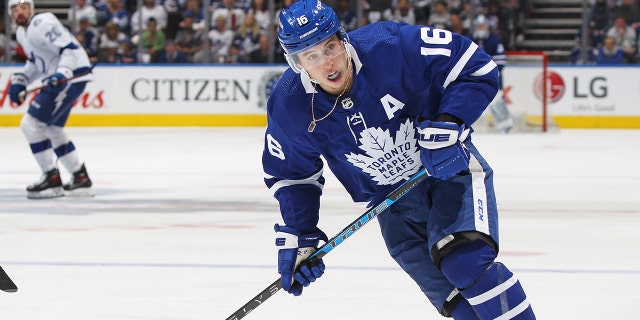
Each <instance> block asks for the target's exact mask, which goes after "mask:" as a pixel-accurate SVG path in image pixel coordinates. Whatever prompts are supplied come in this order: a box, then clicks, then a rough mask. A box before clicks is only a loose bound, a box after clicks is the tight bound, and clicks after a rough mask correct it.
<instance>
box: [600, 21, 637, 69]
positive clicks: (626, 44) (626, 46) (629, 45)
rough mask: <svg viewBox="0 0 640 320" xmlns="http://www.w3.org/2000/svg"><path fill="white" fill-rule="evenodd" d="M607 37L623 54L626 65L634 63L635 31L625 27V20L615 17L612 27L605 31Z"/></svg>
mask: <svg viewBox="0 0 640 320" xmlns="http://www.w3.org/2000/svg"><path fill="white" fill-rule="evenodd" d="M607 37H612V38H614V39H615V40H616V44H617V45H618V47H620V48H621V49H622V52H624V59H625V62H626V63H633V62H634V61H635V54H636V47H637V46H638V43H637V36H636V30H635V29H633V28H632V27H630V26H628V25H627V20H626V19H625V18H624V17H623V16H618V17H616V19H615V20H614V22H613V26H611V27H610V28H609V29H608V30H607Z"/></svg>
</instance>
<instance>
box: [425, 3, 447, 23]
mask: <svg viewBox="0 0 640 320" xmlns="http://www.w3.org/2000/svg"><path fill="white" fill-rule="evenodd" d="M450 21H451V14H450V13H449V11H448V9H447V3H446V2H445V1H443V0H438V1H437V2H436V3H435V5H434V6H433V10H432V11H431V14H430V15H429V20H428V21H427V24H428V25H430V26H432V27H434V28H438V29H448V27H449V23H450Z"/></svg>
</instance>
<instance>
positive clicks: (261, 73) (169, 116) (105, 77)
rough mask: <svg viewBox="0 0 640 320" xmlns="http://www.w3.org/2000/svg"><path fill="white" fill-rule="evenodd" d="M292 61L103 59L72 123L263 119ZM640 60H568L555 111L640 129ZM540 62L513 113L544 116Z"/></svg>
mask: <svg viewBox="0 0 640 320" xmlns="http://www.w3.org/2000/svg"><path fill="white" fill-rule="evenodd" d="M20 69H21V66H20V65H3V66H0V126H18V125H19V123H20V118H21V117H22V115H23V114H24V113H25V112H26V110H27V106H28V103H29V102H30V101H31V100H33V97H34V96H35V94H30V95H29V96H28V97H27V101H26V102H25V103H23V104H22V105H20V106H16V105H14V104H12V103H11V102H10V100H9V96H8V88H9V84H10V77H11V74H12V73H14V72H17V71H19V70H20ZM285 70H286V66H281V65H269V66H257V65H250V66H221V65H210V66H209V65H206V66H205V65H142V66H122V65H108V64H104V65H100V64H99V65H97V66H96V68H95V69H94V80H93V81H92V82H90V83H89V84H88V85H87V88H86V90H85V92H84V93H83V95H82V96H81V97H80V98H79V99H78V100H77V101H76V103H75V105H74V110H73V112H72V114H71V117H70V118H69V122H68V126H264V125H265V124H266V116H265V107H266V100H267V98H268V96H269V93H270V92H271V90H272V89H273V87H274V86H275V84H276V82H277V81H278V79H279V78H280V77H281V75H282V73H283V72H284V71H285ZM639 72H640V66H631V65H625V66H619V67H618V66H616V67H595V66H584V67H574V66H568V65H567V66H561V65H551V66H550V67H549V69H548V75H547V78H546V82H547V93H548V95H547V96H548V108H547V110H548V113H549V115H550V116H551V118H552V119H553V121H554V122H555V123H556V124H557V125H558V126H559V127H561V128H640V103H637V102H638V101H640V77H638V73H639ZM541 90H542V71H541V68H540V67H539V66H527V65H510V66H507V67H506V68H505V69H504V92H505V100H506V102H507V105H508V107H509V108H510V109H511V110H512V111H513V112H516V113H517V112H524V113H526V115H527V117H529V118H531V119H532V120H531V121H537V120H536V118H538V119H539V118H540V117H541V116H542V108H541V105H542V103H541V94H540V92H541Z"/></svg>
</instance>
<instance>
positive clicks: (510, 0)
mask: <svg viewBox="0 0 640 320" xmlns="http://www.w3.org/2000/svg"><path fill="white" fill-rule="evenodd" d="M498 5H499V15H498V30H500V35H501V37H502V43H503V44H504V46H505V47H506V48H509V49H513V46H514V45H515V38H516V37H518V36H520V37H522V34H523V31H522V28H521V25H520V14H521V8H520V1H519V0H500V1H499V2H498Z"/></svg>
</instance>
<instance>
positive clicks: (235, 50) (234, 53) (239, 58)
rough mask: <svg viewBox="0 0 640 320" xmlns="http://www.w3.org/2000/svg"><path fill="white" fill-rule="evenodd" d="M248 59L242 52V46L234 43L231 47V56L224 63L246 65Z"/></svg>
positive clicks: (228, 55)
mask: <svg viewBox="0 0 640 320" xmlns="http://www.w3.org/2000/svg"><path fill="white" fill-rule="evenodd" d="M246 62H247V58H246V57H245V55H243V54H242V53H241V52H240V46H239V45H238V44H237V43H232V44H231V47H229V54H227V56H226V57H225V58H224V63H229V64H237V63H246Z"/></svg>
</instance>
